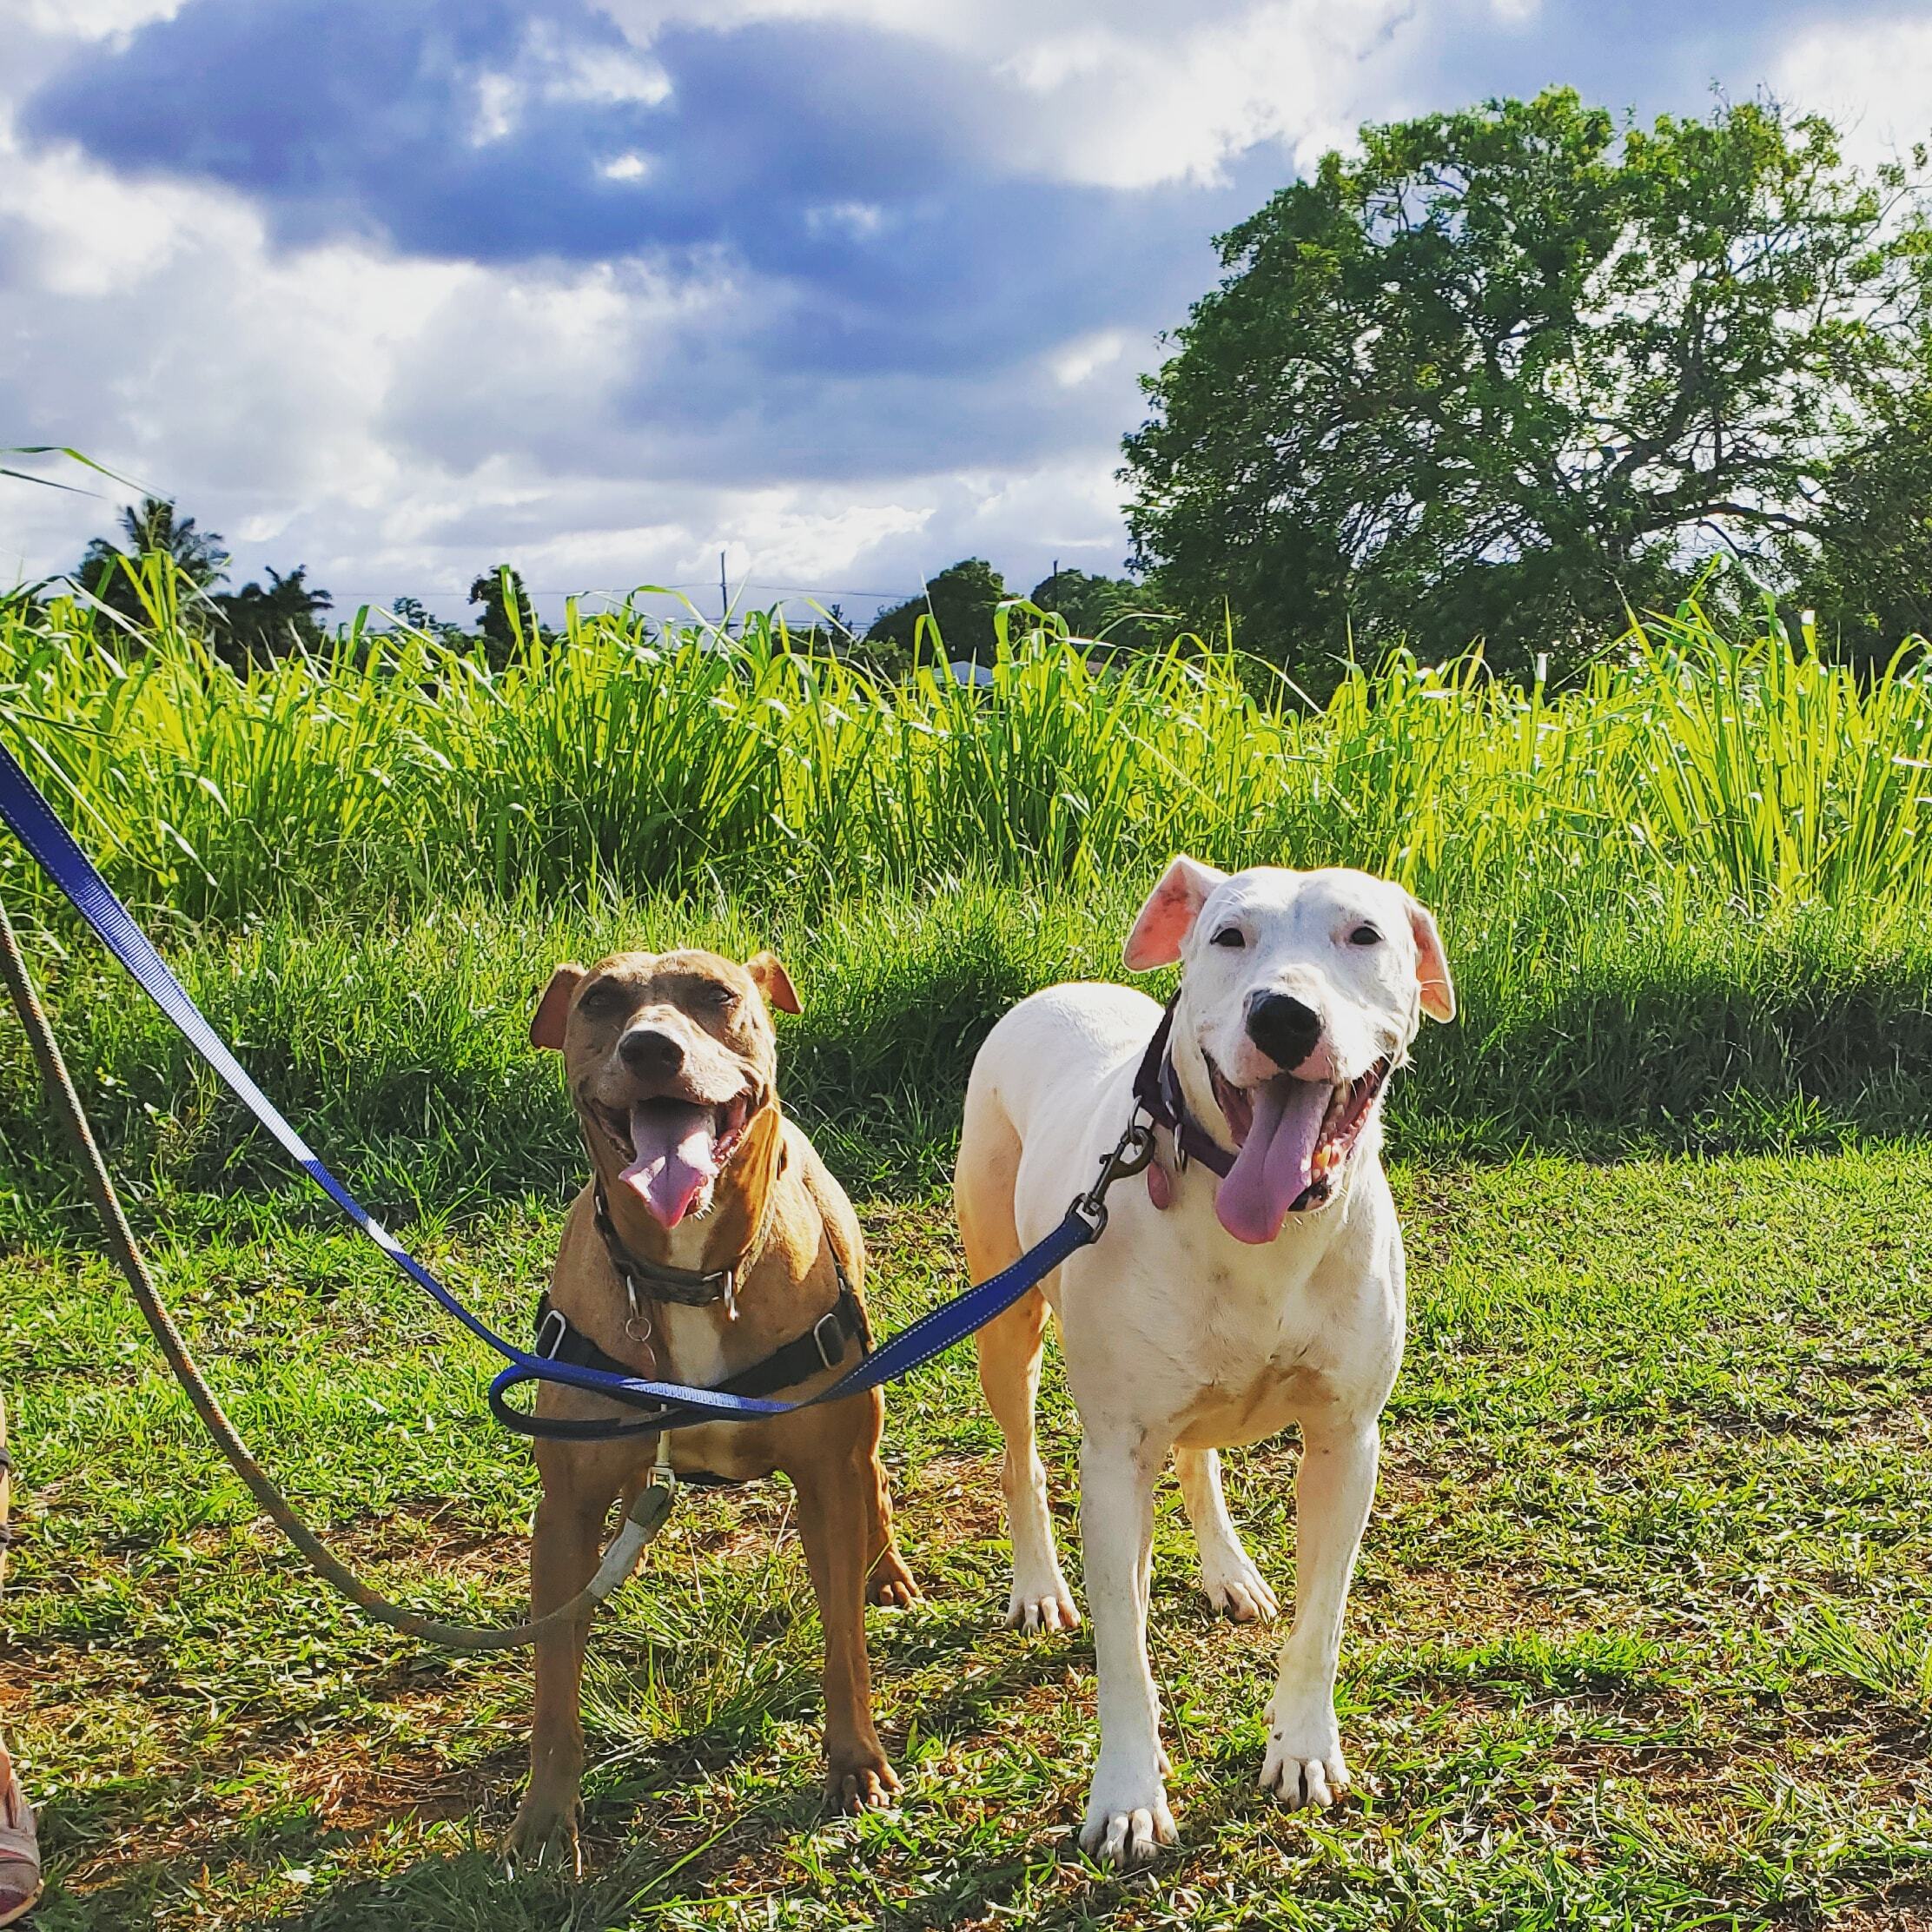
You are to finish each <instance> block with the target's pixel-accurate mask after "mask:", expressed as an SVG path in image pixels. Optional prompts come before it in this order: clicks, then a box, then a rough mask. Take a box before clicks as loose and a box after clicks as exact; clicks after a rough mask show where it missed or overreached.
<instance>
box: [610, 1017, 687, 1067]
mask: <svg viewBox="0 0 1932 1932" xmlns="http://www.w3.org/2000/svg"><path fill="white" fill-rule="evenodd" d="M617 1051H618V1057H619V1059H620V1060H621V1061H623V1062H624V1064H625V1066H626V1067H628V1068H629V1069H631V1071H632V1073H634V1074H643V1075H654V1076H658V1077H660V1078H661V1077H662V1076H663V1075H665V1074H674V1073H676V1072H677V1071H678V1069H679V1068H680V1067H681V1066H683V1065H684V1063H685V1049H683V1048H682V1047H681V1046H680V1045H678V1042H677V1041H675V1040H673V1039H672V1036H671V1035H669V1034H668V1033H662V1032H660V1031H659V1030H658V1029H657V1028H656V1027H632V1029H631V1030H630V1031H629V1032H628V1033H627V1034H625V1035H624V1037H623V1039H622V1040H620V1041H619V1042H618V1049H617Z"/></svg>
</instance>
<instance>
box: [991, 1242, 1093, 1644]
mask: <svg viewBox="0 0 1932 1932" xmlns="http://www.w3.org/2000/svg"><path fill="white" fill-rule="evenodd" d="M967 1252H968V1254H970V1253H971V1248H970V1247H969V1248H968V1250H967ZM973 1272H974V1274H975V1275H976V1276H978V1277H980V1278H981V1279H983V1278H984V1277H983V1274H982V1271H981V1270H980V1269H979V1268H977V1267H976V1268H975V1269H974V1271H973ZM1046 1327H1047V1303H1046V1298H1045V1296H1043V1295H1042V1294H1041V1293H1040V1291H1039V1290H1038V1289H1037V1288H1035V1290H1034V1291H1033V1293H1032V1294H1028V1295H1024V1296H1022V1298H1021V1299H1020V1300H1018V1301H1017V1302H1016V1303H1015V1304H1014V1306H1013V1307H1010V1308H1009V1309H1008V1310H1007V1311H1006V1313H1004V1314H1002V1315H1001V1316H1000V1317H998V1319H997V1320H994V1321H990V1322H989V1323H988V1324H987V1325H986V1327H983V1329H981V1330H980V1334H979V1386H981V1387H982V1388H983V1389H984V1390H985V1392H986V1404H987V1406H988V1407H989V1409H991V1410H992V1412H993V1419H994V1420H995V1421H996V1422H997V1423H998V1424H999V1426H1000V1433H1001V1434H1002V1435H1003V1436H1004V1437H1005V1438H1006V1456H1005V1459H1004V1460H1003V1461H1002V1464H1001V1466H1000V1489H1001V1492H1002V1494H1003V1495H1004V1496H1005V1498H1006V1522H1007V1532H1008V1534H1009V1536H1010V1537H1011V1538H1012V1539H1013V1594H1012V1596H1011V1597H1010V1598H1009V1599H1008V1602H1007V1606H1006V1622H1007V1627H1008V1628H1009V1630H1029V1631H1035V1630H1072V1629H1073V1628H1074V1626H1075V1624H1078V1623H1079V1621H1080V1612H1079V1611H1076V1610H1075V1608H1074V1597H1073V1591H1071V1590H1070V1589H1069V1588H1068V1586H1067V1579H1066V1577H1065V1576H1064V1574H1063V1573H1062V1571H1061V1568H1060V1558H1059V1554H1058V1552H1056V1551H1055V1547H1054V1538H1053V1517H1052V1514H1051V1512H1049V1509H1048V1507H1047V1472H1046V1467H1045V1466H1044V1465H1043V1464H1042V1462H1041V1460H1040V1451H1039V1447H1038V1446H1037V1444H1036V1442H1035V1437H1034V1429H1033V1405H1034V1399H1035V1396H1036V1395H1037V1394H1038V1393H1039V1389H1040V1353H1041V1346H1042V1340H1043V1339H1044V1337H1045V1334H1046Z"/></svg>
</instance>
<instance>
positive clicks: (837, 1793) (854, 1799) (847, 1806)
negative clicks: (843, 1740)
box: [825, 1744, 905, 1817]
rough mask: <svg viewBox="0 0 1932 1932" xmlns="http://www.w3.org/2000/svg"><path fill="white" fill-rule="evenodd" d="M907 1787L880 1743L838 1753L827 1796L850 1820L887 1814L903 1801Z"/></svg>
mask: <svg viewBox="0 0 1932 1932" xmlns="http://www.w3.org/2000/svg"><path fill="white" fill-rule="evenodd" d="M904 1789H905V1787H904V1786H903V1784H901V1783H900V1782H899V1774H898V1773H897V1771H896V1770H893V1769H892V1767H891V1765H890V1763H887V1762H886V1757H885V1753H884V1752H883V1750H880V1749H879V1748H878V1746H877V1744H872V1745H862V1746H859V1747H857V1748H856V1749H854V1750H850V1751H841V1752H838V1753H837V1754H836V1755H835V1756H834V1757H832V1759H831V1761H830V1763H829V1764H827V1766H826V1768H825V1797H826V1801H827V1803H830V1804H832V1805H834V1806H836V1807H837V1809H838V1810H841V1811H843V1812H844V1813H845V1815H846V1816H848V1817H856V1816H857V1815H858V1814H859V1813H860V1812H862V1811H883V1810H888V1809H889V1808H890V1807H891V1806H892V1805H895V1804H897V1803H898V1802H899V1793H900V1792H901V1791H902V1790H904Z"/></svg>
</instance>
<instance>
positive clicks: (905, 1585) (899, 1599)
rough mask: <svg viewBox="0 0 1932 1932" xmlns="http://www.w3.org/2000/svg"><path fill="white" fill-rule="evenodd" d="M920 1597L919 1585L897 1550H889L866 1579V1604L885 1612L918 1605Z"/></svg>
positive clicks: (873, 1566)
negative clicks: (877, 1606) (875, 1605)
mask: <svg viewBox="0 0 1932 1932" xmlns="http://www.w3.org/2000/svg"><path fill="white" fill-rule="evenodd" d="M920 1595H921V1591H920V1589H919V1585H917V1584H916V1583H915V1582H914V1581H913V1577H912V1572H911V1571H910V1570H908V1569H907V1568H906V1566H905V1565H904V1563H903V1561H902V1560H901V1559H900V1556H899V1552H897V1550H888V1551H887V1552H885V1554H884V1555H883V1556H882V1557H881V1558H879V1560H878V1561H877V1563H875V1564H874V1565H872V1574H871V1575H870V1577H868V1578H866V1579H865V1600H866V1602H867V1603H869V1604H878V1605H879V1606H880V1607H881V1608H882V1609H884V1610H903V1609H904V1608H905V1607H906V1605H907V1604H916V1603H917V1602H918V1600H919V1598H920Z"/></svg>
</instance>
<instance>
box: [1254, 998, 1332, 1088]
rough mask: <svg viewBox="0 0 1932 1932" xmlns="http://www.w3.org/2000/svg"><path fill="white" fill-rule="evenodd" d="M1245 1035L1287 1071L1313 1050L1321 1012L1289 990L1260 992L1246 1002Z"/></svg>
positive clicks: (1318, 1035)
mask: <svg viewBox="0 0 1932 1932" xmlns="http://www.w3.org/2000/svg"><path fill="white" fill-rule="evenodd" d="M1247 1036H1248V1038H1249V1039H1250V1040H1252V1041H1253V1042H1254V1044H1255V1045H1256V1046H1258V1047H1259V1048H1260V1049H1261V1051H1262V1052H1263V1053H1265V1054H1266V1055H1267V1056H1268V1058H1269V1059H1270V1060H1272V1061H1273V1062H1274V1063H1275V1065H1276V1066H1277V1067H1279V1068H1280V1069H1281V1070H1282V1072H1284V1073H1287V1072H1288V1071H1289V1070H1290V1069H1293V1068H1295V1067H1299V1066H1300V1064H1301V1062H1303V1061H1304V1060H1306V1059H1307V1057H1308V1055H1310V1054H1311V1053H1313V1051H1314V1050H1315V1042H1316V1041H1318V1040H1319V1039H1320V1037H1321V1016H1320V1014H1319V1013H1317V1012H1316V1011H1315V1009H1313V1007H1312V1006H1310V1005H1309V1004H1308V1003H1307V1001H1306V1000H1298V999H1296V998H1295V996H1294V994H1292V993H1263V994H1262V995H1260V997H1259V998H1257V999H1255V1000H1253V1001H1251V1002H1249V1004H1248V1009H1247Z"/></svg>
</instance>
